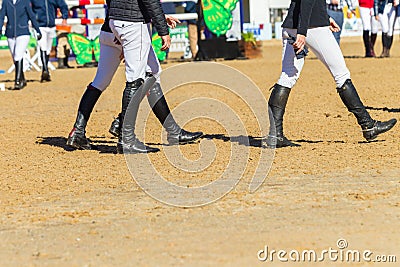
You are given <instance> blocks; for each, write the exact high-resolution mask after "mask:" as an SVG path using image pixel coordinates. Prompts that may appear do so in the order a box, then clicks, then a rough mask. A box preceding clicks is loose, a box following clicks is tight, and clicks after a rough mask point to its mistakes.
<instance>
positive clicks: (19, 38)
mask: <svg viewBox="0 0 400 267" xmlns="http://www.w3.org/2000/svg"><path fill="white" fill-rule="evenodd" d="M5 17H7V26H6V32H5V35H6V36H7V42H8V47H9V49H10V52H11V56H12V58H13V61H14V65H15V83H14V88H13V90H20V89H22V88H24V87H25V86H26V85H27V83H26V80H25V76H24V63H23V58H24V54H25V51H26V48H27V47H28V44H29V40H30V38H31V34H30V32H29V24H28V21H29V20H30V21H31V23H32V25H33V27H34V28H35V30H36V32H37V34H38V35H37V38H38V40H40V38H41V32H40V29H39V25H38V23H37V21H36V19H35V15H34V14H33V12H32V8H31V4H30V1H29V0H3V2H2V5H1V10H0V27H3V23H4V19H5ZM0 35H2V29H1V28H0Z"/></svg>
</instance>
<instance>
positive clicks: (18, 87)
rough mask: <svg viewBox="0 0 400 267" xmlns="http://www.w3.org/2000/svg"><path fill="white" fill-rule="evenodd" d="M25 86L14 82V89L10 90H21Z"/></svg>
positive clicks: (23, 83)
mask: <svg viewBox="0 0 400 267" xmlns="http://www.w3.org/2000/svg"><path fill="white" fill-rule="evenodd" d="M25 86H26V82H23V81H21V82H16V83H14V87H13V88H11V90H21V89H22V88H24V87H25Z"/></svg>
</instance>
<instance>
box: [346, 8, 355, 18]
mask: <svg viewBox="0 0 400 267" xmlns="http://www.w3.org/2000/svg"><path fill="white" fill-rule="evenodd" d="M353 15H354V16H355V15H356V11H354V10H350V9H347V18H348V19H351V17H353Z"/></svg>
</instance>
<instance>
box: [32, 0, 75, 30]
mask: <svg viewBox="0 0 400 267" xmlns="http://www.w3.org/2000/svg"><path fill="white" fill-rule="evenodd" d="M31 3H32V10H33V12H34V13H35V15H36V20H37V22H38V23H39V27H55V26H56V21H55V20H56V13H57V8H59V9H60V11H61V14H62V18H63V19H67V18H68V6H67V4H66V3H65V1H64V0H31Z"/></svg>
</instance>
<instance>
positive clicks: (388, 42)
mask: <svg viewBox="0 0 400 267" xmlns="http://www.w3.org/2000/svg"><path fill="white" fill-rule="evenodd" d="M392 44H393V35H392V36H389V35H388V36H387V57H390V49H391V48H392Z"/></svg>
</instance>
